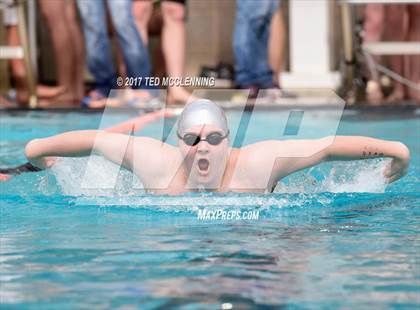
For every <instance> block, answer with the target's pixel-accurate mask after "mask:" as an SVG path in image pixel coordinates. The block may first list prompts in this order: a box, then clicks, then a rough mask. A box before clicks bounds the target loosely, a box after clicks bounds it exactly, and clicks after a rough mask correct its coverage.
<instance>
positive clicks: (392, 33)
mask: <svg viewBox="0 0 420 310" xmlns="http://www.w3.org/2000/svg"><path fill="white" fill-rule="evenodd" d="M407 21H408V12H407V5H406V4H389V5H385V28H384V32H383V39H384V40H385V41H397V42H402V41H406V40H407ZM389 66H390V69H391V70H392V71H394V72H396V73H397V74H399V75H401V76H404V77H405V74H404V57H403V56H402V55H392V56H390V57H389ZM406 98H407V89H406V87H405V86H404V85H403V84H402V83H401V82H399V81H397V80H394V88H393V91H392V93H391V94H390V95H389V96H388V97H386V99H385V102H387V103H398V102H401V101H402V100H404V99H406Z"/></svg>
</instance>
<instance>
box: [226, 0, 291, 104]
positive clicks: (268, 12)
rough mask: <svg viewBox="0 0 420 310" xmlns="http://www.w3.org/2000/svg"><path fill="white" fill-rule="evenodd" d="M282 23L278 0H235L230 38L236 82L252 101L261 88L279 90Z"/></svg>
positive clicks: (282, 42)
mask: <svg viewBox="0 0 420 310" xmlns="http://www.w3.org/2000/svg"><path fill="white" fill-rule="evenodd" d="M284 40H285V31H284V21H283V17H282V14H281V11H280V9H279V1H278V0H261V1H253V0H241V1H236V22H235V31H234V39H233V50H234V54H235V82H236V84H237V86H238V87H240V88H249V89H250V91H251V92H250V97H253V98H255V97H256V96H257V95H258V91H259V89H260V88H272V87H279V86H280V85H279V74H280V69H281V66H282V62H283V56H282V55H283V50H284Z"/></svg>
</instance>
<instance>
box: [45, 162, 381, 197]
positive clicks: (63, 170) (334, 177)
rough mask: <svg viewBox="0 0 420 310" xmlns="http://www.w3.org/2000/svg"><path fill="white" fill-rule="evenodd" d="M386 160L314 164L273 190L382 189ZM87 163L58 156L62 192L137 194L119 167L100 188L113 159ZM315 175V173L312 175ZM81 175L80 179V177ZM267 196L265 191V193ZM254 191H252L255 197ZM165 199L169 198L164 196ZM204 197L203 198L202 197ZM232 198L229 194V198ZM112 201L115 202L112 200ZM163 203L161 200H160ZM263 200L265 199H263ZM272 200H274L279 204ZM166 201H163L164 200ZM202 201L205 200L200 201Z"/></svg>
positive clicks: (127, 174)
mask: <svg viewBox="0 0 420 310" xmlns="http://www.w3.org/2000/svg"><path fill="white" fill-rule="evenodd" d="M386 162H387V161H386V160H366V161H354V162H334V163H330V164H328V165H329V166H331V167H328V165H325V166H327V167H325V166H324V167H314V168H311V169H310V170H309V171H306V172H299V173H295V174H294V175H291V176H289V177H288V178H287V182H281V183H279V184H278V185H277V187H276V190H275V192H276V193H303V194H312V193H325V192H330V193H361V192H364V193H383V192H384V191H385V188H386V179H385V177H384V176H383V170H384V166H385V164H386ZM86 165H87V159H86V158H66V159H62V160H60V162H58V163H57V164H56V165H55V166H54V167H53V168H52V171H53V173H54V175H55V177H56V179H57V181H58V183H59V185H60V187H61V190H62V193H63V194H65V195H69V196H89V197H92V196H93V197H98V196H102V197H114V198H116V199H117V198H118V199H119V200H120V204H125V203H124V197H127V196H138V194H139V190H138V189H139V188H140V189H141V188H142V187H141V185H140V186H139V181H138V179H137V178H136V177H135V176H133V174H132V173H130V172H128V171H125V170H123V169H122V170H121V171H120V175H119V177H118V181H117V184H116V187H115V188H114V189H103V188H101V180H106V179H107V178H109V177H111V176H110V172H109V171H111V170H112V169H111V168H112V167H113V166H115V165H114V164H113V163H111V162H109V161H107V160H105V159H103V158H101V157H95V158H94V159H93V165H94V167H95V169H92V171H93V173H92V174H91V175H88V176H86V175H85V169H86ZM326 168H327V169H326ZM314 175H315V176H314ZM83 178H84V179H83ZM82 179H83V182H84V184H85V185H86V184H88V186H87V188H82V186H81V183H82V182H81V180H82ZM203 195H204V196H205V195H206V194H203ZM266 196H267V195H266ZM257 197H259V196H258V195H255V198H256V199H257ZM213 198H215V197H214V196H213V197H212V199H211V200H209V202H208V203H209V204H211V205H230V204H233V203H235V202H234V201H231V200H230V199H231V198H229V197H219V198H220V199H219V200H218V199H213ZM147 199H150V201H144V203H149V204H155V205H156V204H159V203H158V202H157V200H156V199H153V196H151V197H149V198H147ZM165 199H166V201H167V200H168V199H169V198H165ZM204 199H205V198H204ZM232 199H233V198H232ZM235 199H236V198H235ZM170 200H171V204H172V205H185V204H187V205H191V203H189V202H190V201H191V197H182V196H175V197H174V199H170ZM114 203H116V204H118V202H117V201H115V200H114ZM162 203H164V202H162ZM264 203H265V204H266V203H269V202H268V201H266V199H264ZM279 203H280V201H276V202H275V204H279ZM166 204H167V203H166ZM200 204H201V205H206V202H202V203H200ZM240 204H242V205H251V204H252V205H255V204H258V202H257V201H256V200H255V199H252V201H247V198H244V199H242V201H240Z"/></svg>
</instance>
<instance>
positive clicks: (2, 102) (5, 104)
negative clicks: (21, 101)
mask: <svg viewBox="0 0 420 310" xmlns="http://www.w3.org/2000/svg"><path fill="white" fill-rule="evenodd" d="M12 107H14V105H13V103H11V102H10V101H9V100H7V99H6V98H5V97H3V96H0V108H12Z"/></svg>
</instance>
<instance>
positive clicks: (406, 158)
mask: <svg viewBox="0 0 420 310" xmlns="http://www.w3.org/2000/svg"><path fill="white" fill-rule="evenodd" d="M394 149H395V156H393V158H392V161H391V162H390V163H389V164H388V165H387V166H386V167H385V170H384V176H385V177H386V179H387V182H388V183H392V182H395V181H396V180H398V179H400V178H402V177H403V176H404V175H406V174H407V171H408V165H409V162H410V151H409V150H408V148H407V146H405V145H404V144H403V143H401V142H396V143H395V147H394Z"/></svg>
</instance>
